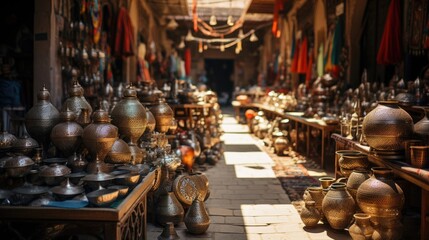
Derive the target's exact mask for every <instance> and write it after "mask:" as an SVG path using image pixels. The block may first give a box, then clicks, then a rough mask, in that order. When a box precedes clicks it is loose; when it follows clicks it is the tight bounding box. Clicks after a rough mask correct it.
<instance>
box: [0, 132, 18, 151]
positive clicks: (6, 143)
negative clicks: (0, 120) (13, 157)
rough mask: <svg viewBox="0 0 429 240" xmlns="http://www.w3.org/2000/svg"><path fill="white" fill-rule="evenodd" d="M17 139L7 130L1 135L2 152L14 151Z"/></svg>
mask: <svg viewBox="0 0 429 240" xmlns="http://www.w3.org/2000/svg"><path fill="white" fill-rule="evenodd" d="M16 140H17V138H16V137H15V135H13V134H10V133H8V132H7V131H6V130H4V131H3V132H1V133H0V152H2V151H8V150H10V149H12V147H13V145H14V144H15V142H16Z"/></svg>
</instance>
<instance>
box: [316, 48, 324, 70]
mask: <svg viewBox="0 0 429 240" xmlns="http://www.w3.org/2000/svg"><path fill="white" fill-rule="evenodd" d="M323 53H324V51H323V43H322V44H320V46H319V53H318V54H317V67H316V68H317V76H318V77H321V76H323V73H324V67H325V66H324V61H323Z"/></svg>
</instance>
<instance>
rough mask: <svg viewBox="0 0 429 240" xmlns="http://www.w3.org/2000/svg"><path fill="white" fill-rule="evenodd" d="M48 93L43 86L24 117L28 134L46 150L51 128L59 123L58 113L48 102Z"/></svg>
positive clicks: (45, 151)
mask: <svg viewBox="0 0 429 240" xmlns="http://www.w3.org/2000/svg"><path fill="white" fill-rule="evenodd" d="M50 97H51V95H50V93H49V91H48V89H46V87H45V86H43V87H42V89H41V90H40V91H39V93H38V94H37V102H36V104H34V105H33V107H32V108H31V109H30V110H28V112H27V114H26V115H25V126H26V128H27V131H28V133H29V134H30V136H31V137H32V138H34V139H36V140H37V141H38V142H39V144H41V146H42V148H43V153H44V154H46V153H47V150H48V145H49V140H50V134H51V130H52V128H53V127H54V126H55V125H56V124H57V123H58V122H59V120H60V113H59V112H58V110H57V108H56V107H55V106H54V105H52V103H51V101H50Z"/></svg>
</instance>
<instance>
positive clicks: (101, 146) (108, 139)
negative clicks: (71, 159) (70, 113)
mask: <svg viewBox="0 0 429 240" xmlns="http://www.w3.org/2000/svg"><path fill="white" fill-rule="evenodd" d="M92 119H93V122H92V123H91V124H89V125H88V126H86V127H85V129H83V143H84V145H85V146H86V147H87V148H88V150H89V153H90V154H91V156H92V160H93V161H101V162H103V161H104V158H105V157H106V155H107V153H108V152H110V150H111V149H112V146H113V144H114V143H115V141H116V139H117V138H118V128H117V127H116V126H114V125H112V124H110V118H109V115H108V113H107V112H106V111H105V110H103V109H98V110H96V111H95V112H94V113H93V116H92Z"/></svg>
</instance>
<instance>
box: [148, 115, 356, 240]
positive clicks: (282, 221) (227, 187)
mask: <svg viewBox="0 0 429 240" xmlns="http://www.w3.org/2000/svg"><path fill="white" fill-rule="evenodd" d="M224 115H225V117H224V122H223V126H222V127H223V130H224V131H225V134H224V136H223V141H224V143H225V153H224V159H222V160H221V161H219V162H218V163H217V164H216V166H214V167H211V168H209V169H208V170H207V171H205V174H206V175H207V177H208V179H209V182H210V190H211V194H210V198H209V199H208V200H207V201H206V207H207V210H208V212H209V214H210V217H211V225H210V227H209V229H208V231H207V232H206V233H205V234H203V235H191V234H189V233H187V231H186V227H185V225H184V224H183V223H181V224H180V225H179V226H176V231H177V233H178V234H179V236H180V238H181V239H211V240H212V239H215V240H228V239H231V240H241V239H243V240H246V239H248V240H268V239H276V240H277V239H279V240H281V239H285V240H286V239H291V240H296V239H299V240H306V239H311V240H316V239H350V237H349V235H348V233H347V232H337V231H333V230H331V229H330V228H329V227H328V226H326V225H324V224H322V223H320V226H318V227H316V228H311V229H307V228H306V227H305V226H304V225H303V223H302V222H301V219H300V217H299V213H298V211H297V209H296V208H295V207H294V206H293V205H292V204H291V201H290V199H289V197H288V195H287V194H286V193H285V191H284V190H283V188H282V186H281V183H280V181H279V180H278V179H277V177H276V174H275V172H274V171H273V167H274V166H275V163H274V162H273V160H272V159H271V158H270V156H269V155H268V154H267V153H266V152H264V151H263V150H264V149H263V148H262V147H261V146H260V142H258V141H257V139H255V138H254V137H252V136H251V135H250V134H248V129H247V126H246V125H239V124H237V123H236V121H235V119H234V118H233V117H232V116H231V115H228V114H227V113H224ZM161 232H162V228H161V227H159V226H157V225H153V224H151V223H148V233H147V236H148V239H156V238H157V236H159V235H160V233H161Z"/></svg>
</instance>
